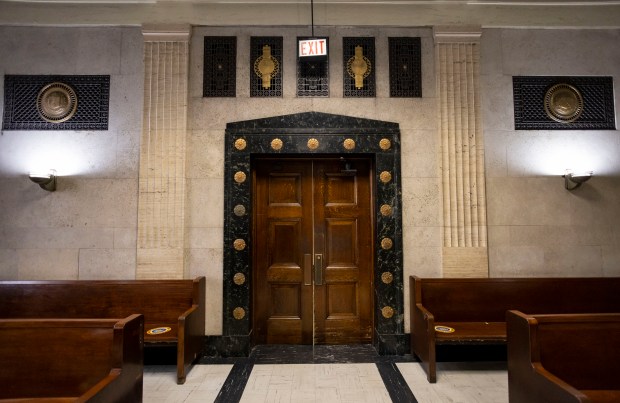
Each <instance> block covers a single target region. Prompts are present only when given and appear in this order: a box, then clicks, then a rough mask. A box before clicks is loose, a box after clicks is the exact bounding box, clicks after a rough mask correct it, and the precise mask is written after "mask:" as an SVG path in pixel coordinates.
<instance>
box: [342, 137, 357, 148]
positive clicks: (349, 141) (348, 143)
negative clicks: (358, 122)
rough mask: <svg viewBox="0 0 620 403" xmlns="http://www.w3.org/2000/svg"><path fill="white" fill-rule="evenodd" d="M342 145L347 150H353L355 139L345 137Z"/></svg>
mask: <svg viewBox="0 0 620 403" xmlns="http://www.w3.org/2000/svg"><path fill="white" fill-rule="evenodd" d="M342 145H343V146H344V148H345V149H347V150H353V149H354V148H355V140H353V139H346V140H345V141H344V142H343V143H342Z"/></svg>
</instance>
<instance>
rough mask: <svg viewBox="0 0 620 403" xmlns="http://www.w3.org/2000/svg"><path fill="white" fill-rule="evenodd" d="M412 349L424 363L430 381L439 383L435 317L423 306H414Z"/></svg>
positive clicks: (418, 304)
mask: <svg viewBox="0 0 620 403" xmlns="http://www.w3.org/2000/svg"><path fill="white" fill-rule="evenodd" d="M412 317H413V321H412V324H411V325H412V329H411V348H412V350H413V353H414V354H415V355H416V356H417V357H418V358H419V359H420V361H421V362H422V367H423V368H424V370H425V371H426V374H427V378H428V381H429V382H431V383H434V382H436V381H437V370H436V365H435V360H436V357H435V316H434V315H433V314H432V313H430V312H429V311H428V310H427V309H426V308H425V307H424V306H423V305H422V304H420V303H417V304H413V309H412Z"/></svg>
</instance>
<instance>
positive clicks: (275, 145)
mask: <svg viewBox="0 0 620 403" xmlns="http://www.w3.org/2000/svg"><path fill="white" fill-rule="evenodd" d="M283 145H284V143H283V142H282V140H280V139H273V140H271V148H272V149H273V150H275V151H278V150H280V149H281V148H282V146H283Z"/></svg>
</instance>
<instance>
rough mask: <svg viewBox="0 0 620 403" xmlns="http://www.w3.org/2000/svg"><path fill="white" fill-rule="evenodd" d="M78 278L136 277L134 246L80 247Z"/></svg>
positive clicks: (117, 278) (112, 278)
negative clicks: (111, 247)
mask: <svg viewBox="0 0 620 403" xmlns="http://www.w3.org/2000/svg"><path fill="white" fill-rule="evenodd" d="M79 259H80V267H79V274H78V279H79V280H132V279H135V278H136V248H135V247H134V248H131V249H118V248H117V249H80V255H79Z"/></svg>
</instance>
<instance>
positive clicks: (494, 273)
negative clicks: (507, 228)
mask: <svg viewBox="0 0 620 403" xmlns="http://www.w3.org/2000/svg"><path fill="white" fill-rule="evenodd" d="M489 245H490V244H489ZM550 274H551V273H550V272H549V271H548V270H547V269H546V268H545V252H544V249H543V248H541V247H539V246H535V245H532V246H512V245H502V246H495V247H490V248H489V277H535V276H539V277H544V276H549V275H550Z"/></svg>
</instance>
